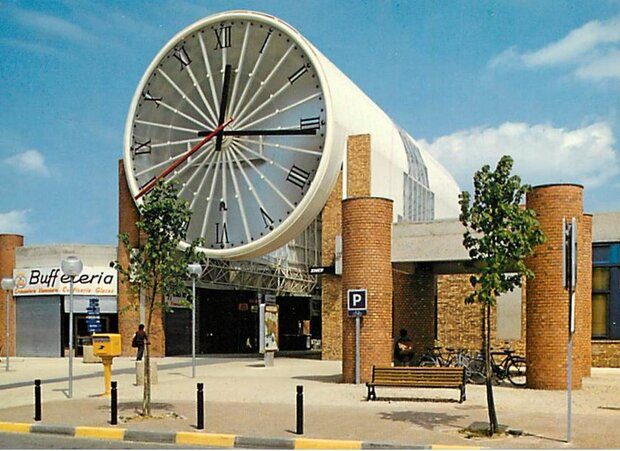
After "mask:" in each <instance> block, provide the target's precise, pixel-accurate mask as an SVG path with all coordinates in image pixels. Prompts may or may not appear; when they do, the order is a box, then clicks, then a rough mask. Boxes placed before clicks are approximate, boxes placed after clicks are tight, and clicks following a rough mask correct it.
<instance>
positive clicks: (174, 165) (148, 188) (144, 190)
mask: <svg viewBox="0 0 620 451" xmlns="http://www.w3.org/2000/svg"><path fill="white" fill-rule="evenodd" d="M233 120H234V119H233V118H232V117H231V118H230V119H228V120H227V121H226V122H224V123H223V124H221V125H220V126H219V127H217V128H216V129H215V130H213V131H212V132H211V133H209V135H207V136H206V137H205V139H203V140H202V141H200V142H199V143H198V144H196V145H195V146H194V147H192V148H191V149H190V150H188V151H187V153H186V154H185V155H184V156H183V157H181V158H179V159H178V160H177V161H175V162H174V163H172V164H171V165H170V166H169V167H168V168H167V169H166V170H165V171H164V172H162V173H161V174H159V175H158V176H157V177H155V178H154V179H153V180H151V181H150V182H149V183H147V185H146V186H145V187H144V188H142V189H141V190H140V191H139V192H138V194H136V195H135V196H134V199H140V198H141V197H142V196H144V195H145V194H146V193H148V192H149V191H151V190H152V189H153V187H154V186H155V184H156V183H157V182H158V181H159V180H160V179H162V178H164V177H165V176H167V175H168V174H170V173H171V172H172V171H174V170H175V169H176V168H177V167H178V166H179V165H180V164H181V163H183V162H184V161H185V160H187V159H188V158H189V157H191V156H192V155H193V154H194V153H196V152H198V150H199V149H200V148H201V147H202V146H204V145H205V143H206V142H207V141H209V140H210V139H211V138H213V137H214V136H215V135H217V134H218V133H219V132H221V131H222V130H224V128H225V127H226V126H227V125H228V124H230V123H231V122H232V121H233Z"/></svg>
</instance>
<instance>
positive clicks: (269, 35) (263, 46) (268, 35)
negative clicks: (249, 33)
mask: <svg viewBox="0 0 620 451" xmlns="http://www.w3.org/2000/svg"><path fill="white" fill-rule="evenodd" d="M271 33H273V30H269V33H267V36H266V37H265V40H264V41H263V45H262V46H261V48H260V50H259V51H258V53H263V50H265V47H266V46H267V41H269V38H270V37H271Z"/></svg>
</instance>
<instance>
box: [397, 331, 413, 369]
mask: <svg viewBox="0 0 620 451" xmlns="http://www.w3.org/2000/svg"><path fill="white" fill-rule="evenodd" d="M411 360H413V342H412V341H411V338H409V336H408V335H407V329H401V330H400V338H399V339H398V340H396V344H395V345H394V366H410V365H411Z"/></svg>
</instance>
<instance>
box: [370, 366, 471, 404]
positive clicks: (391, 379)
mask: <svg viewBox="0 0 620 451" xmlns="http://www.w3.org/2000/svg"><path fill="white" fill-rule="evenodd" d="M465 381H466V379H465V368H459V367H447V368H444V367H409V366H404V367H377V366H374V365H373V366H372V381H371V382H366V387H368V397H367V398H366V401H370V400H373V401H374V400H376V399H377V393H376V391H375V387H377V386H381V387H412V388H457V389H459V390H460V393H461V396H460V398H459V403H462V402H463V401H465V399H466V398H465Z"/></svg>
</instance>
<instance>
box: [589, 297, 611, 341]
mask: <svg viewBox="0 0 620 451" xmlns="http://www.w3.org/2000/svg"><path fill="white" fill-rule="evenodd" d="M608 302H609V295H608V294H593V295H592V337H593V338H606V337H607V335H608V334H607V304H608Z"/></svg>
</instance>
